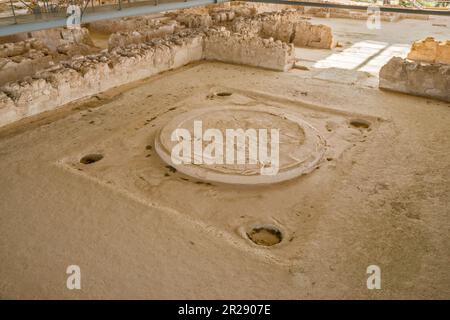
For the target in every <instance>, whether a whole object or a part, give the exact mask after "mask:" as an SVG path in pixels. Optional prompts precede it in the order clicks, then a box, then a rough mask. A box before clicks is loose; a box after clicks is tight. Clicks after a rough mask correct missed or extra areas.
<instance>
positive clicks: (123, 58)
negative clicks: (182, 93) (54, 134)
mask: <svg viewBox="0 0 450 320" xmlns="http://www.w3.org/2000/svg"><path fill="white" fill-rule="evenodd" d="M201 59H207V60H216V61H223V62H230V63H238V64H247V65H251V66H256V67H263V68H269V69H275V70H288V69H289V68H291V67H292V65H293V63H294V48H293V46H292V45H288V44H285V43H282V42H281V41H273V40H269V39H261V38H259V37H244V36H242V35H240V34H231V33H230V31H227V30H224V29H217V30H208V31H207V32H206V33H205V32H201V31H199V30H197V31H192V30H186V31H182V32H180V33H177V34H175V35H170V36H168V37H165V38H163V39H153V40H150V41H147V42H143V43H139V44H131V45H128V46H125V47H117V48H113V49H112V50H110V51H109V52H108V51H106V50H105V51H103V52H101V53H99V54H93V55H87V56H78V57H74V58H72V59H70V60H68V61H66V62H61V63H58V64H57V65H55V66H53V67H51V68H48V69H45V70H42V71H39V72H37V73H35V74H34V75H33V76H32V77H25V78H24V79H22V80H19V81H15V82H10V83H7V84H6V85H4V86H3V87H1V88H0V126H2V125H5V124H8V123H11V122H13V121H17V120H19V119H22V118H25V117H29V116H32V115H35V114H38V113H40V112H44V111H47V110H52V109H55V108H57V107H59V106H62V105H64V104H66V103H69V102H71V101H75V100H77V99H81V98H84V97H88V96H91V95H94V94H97V93H99V92H102V91H105V90H108V89H110V88H113V87H115V86H120V85H123V84H126V83H129V82H132V81H136V80H139V79H143V78H146V77H149V76H152V75H155V74H157V73H160V72H162V71H165V70H170V69H174V68H178V67H181V66H183V65H185V64H188V63H190V62H193V61H198V60H201Z"/></svg>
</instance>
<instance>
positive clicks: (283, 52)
mask: <svg viewBox="0 0 450 320" xmlns="http://www.w3.org/2000/svg"><path fill="white" fill-rule="evenodd" d="M203 56H204V58H205V59H206V60H216V61H222V62H228V63H235V64H245V65H249V66H254V67H260V68H266V69H272V70H278V71H287V70H289V69H291V68H292V66H293V65H294V62H295V52H294V47H293V45H289V44H286V43H283V42H281V41H280V40H278V41H274V40H273V39H262V38H259V37H252V36H243V35H241V34H238V33H231V32H230V31H228V30H225V29H220V30H212V31H209V33H208V36H207V37H206V38H205V47H204V52H203Z"/></svg>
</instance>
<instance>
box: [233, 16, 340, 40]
mask: <svg viewBox="0 0 450 320" xmlns="http://www.w3.org/2000/svg"><path fill="white" fill-rule="evenodd" d="M232 29H233V31H235V32H239V33H242V34H248V35H259V36H261V37H265V38H268V37H272V38H274V39H276V40H281V41H283V42H289V43H293V44H294V45H295V46H298V47H313V48H323V49H330V48H331V47H332V46H333V35H332V32H331V28H330V27H328V26H325V25H313V24H311V23H310V22H308V21H307V20H306V19H305V17H303V16H302V11H296V10H284V11H280V12H266V13H262V14H258V15H255V16H253V17H239V18H237V19H235V20H234V21H233V25H232Z"/></svg>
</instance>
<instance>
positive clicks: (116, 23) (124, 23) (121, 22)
mask: <svg viewBox="0 0 450 320" xmlns="http://www.w3.org/2000/svg"><path fill="white" fill-rule="evenodd" d="M166 19H170V18H165V17H162V18H161V17H158V18H155V16H154V15H143V16H135V17H125V18H119V19H110V20H101V21H95V22H91V23H89V30H91V31H93V32H99V33H105V34H109V33H115V32H130V31H134V30H141V29H146V28H149V27H154V26H155V24H158V23H161V22H164V20H166Z"/></svg>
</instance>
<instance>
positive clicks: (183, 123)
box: [155, 106, 325, 185]
mask: <svg viewBox="0 0 450 320" xmlns="http://www.w3.org/2000/svg"><path fill="white" fill-rule="evenodd" d="M194 121H201V127H202V134H204V133H205V131H206V130H207V129H218V130H219V131H220V132H221V134H222V136H223V144H224V145H223V150H224V152H223V155H224V157H223V159H224V162H225V154H226V153H225V150H226V146H225V144H226V129H234V130H237V129H243V130H244V131H245V130H247V129H254V130H256V135H257V136H258V132H259V130H260V129H266V130H267V137H268V139H267V140H268V145H267V153H268V154H269V155H270V152H271V149H270V143H271V139H270V138H271V135H270V132H271V130H270V129H278V130H279V167H278V172H277V173H276V174H272V175H263V174H261V167H264V166H265V167H267V166H268V164H264V163H261V162H259V161H258V163H256V164H250V163H249V152H248V145H249V142H248V140H247V139H246V148H247V150H246V156H245V157H246V159H245V164H236V163H233V164H205V163H201V164H193V163H189V164H184V163H183V164H175V163H173V162H172V160H171V153H172V148H173V147H175V146H176V145H177V144H179V142H178V141H171V137H172V133H173V132H174V131H175V130H176V129H187V131H189V133H190V135H191V137H192V141H191V150H192V153H191V159H192V162H193V156H194V147H193V141H194V137H195V135H194ZM197 124H198V123H197ZM200 143H201V144H202V146H203V150H204V149H205V147H206V146H207V145H209V144H210V143H211V142H209V141H208V142H204V141H202V142H200ZM155 149H156V152H157V153H158V154H159V156H160V157H161V158H162V159H163V160H164V161H165V162H166V163H167V164H169V165H170V166H172V167H174V168H175V169H177V170H178V171H180V172H182V173H184V174H186V175H188V176H191V177H194V178H196V179H200V180H205V181H211V182H222V183H230V184H248V185H255V184H268V183H276V182H281V181H285V180H289V179H292V178H295V177H298V176H300V175H302V174H306V173H309V172H310V171H312V170H313V169H314V168H315V167H316V166H317V164H318V163H319V161H320V160H321V159H322V157H323V154H324V152H325V139H324V138H323V137H322V136H321V135H320V134H319V133H318V132H317V130H316V129H315V128H314V127H312V126H311V125H310V124H309V123H307V122H306V121H304V120H303V119H302V118H301V116H300V115H299V114H297V113H295V112H293V111H290V110H287V109H283V108H276V107H266V106H265V107H240V106H225V107H213V108H202V109H195V110H192V111H188V112H186V113H183V114H181V115H179V116H176V117H174V118H173V119H172V120H170V121H169V122H168V123H167V124H166V125H165V126H163V127H162V128H161V130H160V131H159V133H158V134H157V135H156V139H155ZM234 149H235V155H236V152H237V150H236V146H234ZM269 166H270V165H269Z"/></svg>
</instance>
